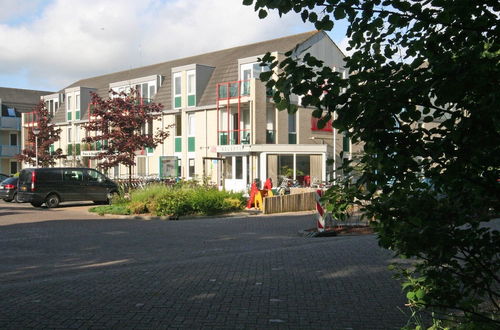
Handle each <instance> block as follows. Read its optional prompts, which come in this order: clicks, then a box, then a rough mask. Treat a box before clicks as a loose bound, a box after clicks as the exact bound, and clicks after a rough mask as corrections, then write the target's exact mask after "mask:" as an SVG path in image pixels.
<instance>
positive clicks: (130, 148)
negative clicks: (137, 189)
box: [83, 89, 170, 183]
mask: <svg viewBox="0 0 500 330" xmlns="http://www.w3.org/2000/svg"><path fill="white" fill-rule="evenodd" d="M110 94H111V97H110V98H108V99H103V98H101V97H100V96H98V95H97V94H95V93H92V101H91V104H90V109H89V111H90V120H89V121H88V123H86V124H84V125H83V127H84V128H85V130H86V133H87V134H86V137H85V138H84V139H83V142H87V143H97V142H100V143H102V145H103V149H102V150H101V152H99V153H98V154H96V155H95V156H93V157H91V158H92V159H98V160H102V161H101V162H100V163H99V165H98V167H100V168H102V169H104V170H107V169H109V168H111V167H114V166H117V165H120V164H122V165H125V166H127V167H128V169H129V171H128V172H129V183H131V181H132V167H133V166H135V164H136V163H135V156H136V152H137V151H139V150H143V149H145V148H156V146H157V145H158V144H160V143H162V142H163V140H165V139H166V138H167V137H168V135H169V133H168V131H164V130H160V129H158V130H157V131H156V132H152V130H149V132H147V130H146V129H145V127H146V126H147V125H152V124H153V121H155V120H160V119H161V113H162V110H163V105H161V104H156V103H153V102H151V103H148V102H143V100H142V99H141V98H140V96H139V95H138V93H137V91H136V90H134V89H131V91H130V92H129V93H124V92H121V93H116V92H114V91H113V90H110ZM167 128H170V126H169V127H167Z"/></svg>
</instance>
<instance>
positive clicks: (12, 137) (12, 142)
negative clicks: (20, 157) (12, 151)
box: [10, 134, 17, 146]
mask: <svg viewBox="0 0 500 330" xmlns="http://www.w3.org/2000/svg"><path fill="white" fill-rule="evenodd" d="M10 145H11V146H17V134H11V135H10Z"/></svg>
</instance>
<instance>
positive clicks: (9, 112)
mask: <svg viewBox="0 0 500 330" xmlns="http://www.w3.org/2000/svg"><path fill="white" fill-rule="evenodd" d="M7 116H8V117H15V116H16V109H14V108H7Z"/></svg>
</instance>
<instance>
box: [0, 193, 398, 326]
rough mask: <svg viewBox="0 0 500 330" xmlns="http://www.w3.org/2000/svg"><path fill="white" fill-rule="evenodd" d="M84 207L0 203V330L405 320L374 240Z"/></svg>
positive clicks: (281, 224)
mask: <svg viewBox="0 0 500 330" xmlns="http://www.w3.org/2000/svg"><path fill="white" fill-rule="evenodd" d="M85 209H86V207H83V206H76V207H66V208H60V209H56V210H47V209H45V210H39V211H36V210H35V209H33V208H31V206H29V205H15V204H7V203H3V202H0V251H1V253H0V328H1V329H5V328H6V329H26V328H102V329H104V328H106V329H107V328H117V329H122V328H142V329H156V328H206V329H212V328H215V329H220V328H227V329H234V328H238V329H239V328H248V329H256V328H258V329H262V328H280V329H287V328H293V329H309V328H310V329H321V328H324V329H393V328H398V327H401V326H403V325H404V324H405V322H406V320H407V316H405V315H404V314H403V312H401V311H400V309H404V307H403V305H404V302H405V300H404V297H403V295H402V294H401V290H400V286H399V285H398V283H396V282H395V281H394V280H393V279H392V278H391V274H390V273H389V272H388V271H387V270H386V267H387V264H388V263H389V262H390V254H389V253H387V252H386V251H382V250H381V249H379V248H378V247H377V244H376V241H375V238H374V237H373V236H357V237H331V238H301V237H298V236H297V231H298V230H300V229H304V228H307V227H310V226H311V224H312V223H313V221H312V220H311V215H301V216H290V215H288V216H277V217H262V216H259V217H249V218H242V219H234V218H233V219H206V220H191V221H170V222H168V221H165V222H162V221H138V220H116V219H110V218H100V217H98V218H95V217H94V216H92V215H88V214H87V213H85V212H84V210H85ZM51 218H54V219H57V220H47V219H51ZM69 220H71V221H69Z"/></svg>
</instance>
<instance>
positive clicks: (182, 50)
mask: <svg viewBox="0 0 500 330" xmlns="http://www.w3.org/2000/svg"><path fill="white" fill-rule="evenodd" d="M4 2H6V1H4V0H0V4H1V5H2V10H3V9H4V8H3V4H4ZM6 3H10V2H9V1H7V2H6ZM16 3H17V2H16ZM21 3H23V2H21ZM35 3H36V4H35V5H33V7H29V8H28V7H26V9H25V10H26V11H29V10H30V8H38V12H37V15H36V16H34V17H33V19H31V20H24V21H23V20H19V19H17V20H15V22H14V21H13V20H5V19H2V17H4V18H5V16H9V17H19V15H20V11H21V10H20V9H19V10H18V9H15V8H14V7H12V6H10V7H8V12H9V13H10V14H8V15H7V14H3V16H0V72H1V73H2V74H1V76H0V85H3V86H6V87H22V88H38V89H51V90H58V89H61V88H64V87H65V86H67V85H69V84H71V83H72V82H74V81H76V80H78V79H81V78H86V77H91V76H95V75H101V74H105V73H109V72H114V71H119V70H126V69H128V68H132V67H138V66H143V65H148V64H153V63H158V62H162V61H167V60H170V59H175V58H181V57H185V56H191V55H196V54H200V53H204V52H208V51H214V50H218V49H224V48H228V47H233V46H238V45H243V44H247V43H251V42H257V41H262V40H267V39H271V38H276V37H281V36H285V35H288V34H292V33H297V29H299V31H307V30H312V29H313V27H312V26H311V25H305V24H303V23H302V21H301V20H300V17H298V16H297V15H287V16H284V17H283V18H279V17H278V15H277V14H275V13H270V15H269V17H268V18H266V19H264V20H259V18H258V17H257V14H256V13H255V12H254V11H253V8H252V7H248V6H243V5H242V4H241V1H235V0H211V1H208V0H204V1H197V0H169V1H165V0H163V1H161V0H142V1H136V0H127V1H119V0H72V1H67V0H54V1H52V2H48V3H44V6H43V7H42V6H41V2H40V1H38V2H37V1H35ZM21 7H22V6H21ZM6 8H7V7H6ZM21 12H22V11H21ZM13 22H14V23H13ZM16 80H17V81H22V82H23V84H26V85H27V86H29V87H27V86H24V85H23V86H8V85H6V84H7V83H8V82H13V81H16ZM6 82H7V83H6Z"/></svg>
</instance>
